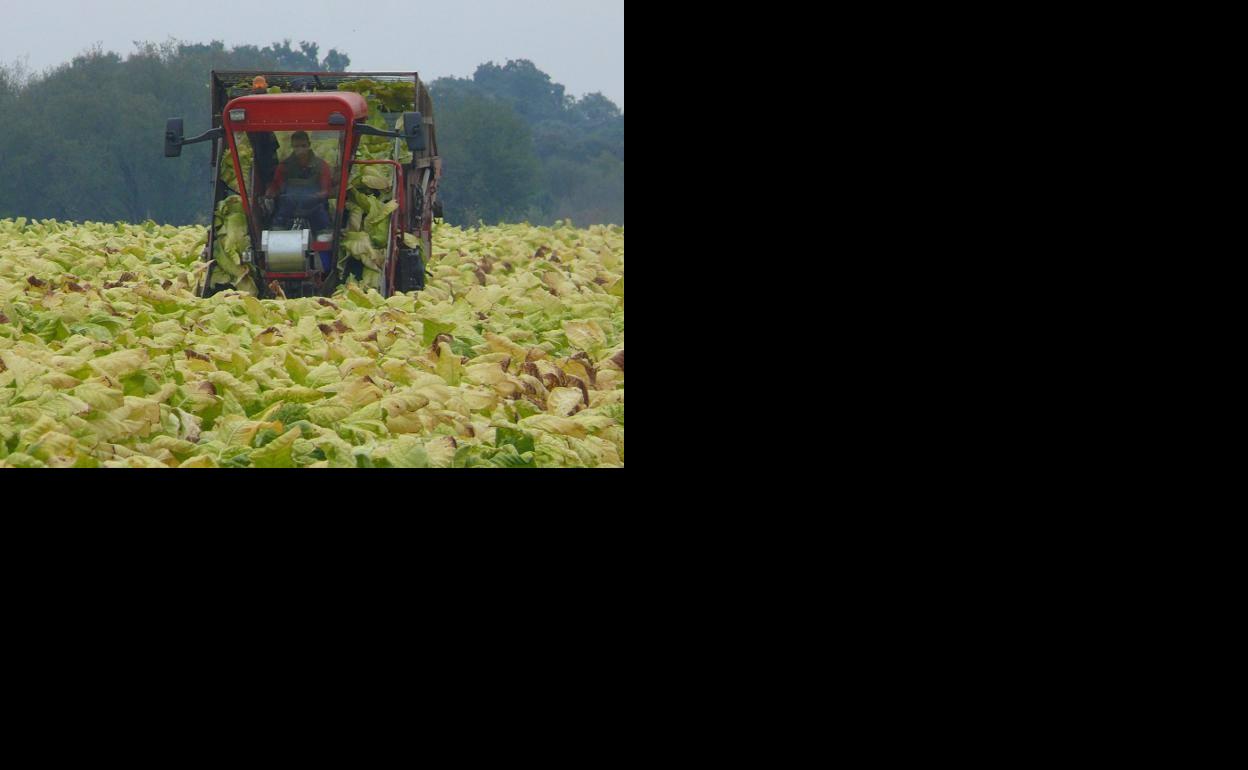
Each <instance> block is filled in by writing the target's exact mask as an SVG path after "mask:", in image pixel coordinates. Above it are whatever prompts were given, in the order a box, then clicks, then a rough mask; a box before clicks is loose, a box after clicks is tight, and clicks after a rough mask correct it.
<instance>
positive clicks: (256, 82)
mask: <svg viewBox="0 0 1248 770" xmlns="http://www.w3.org/2000/svg"><path fill="white" fill-rule="evenodd" d="M251 87H252V88H268V87H269V82H268V81H267V80H265V79H264V75H256V76H255V77H254V78H252V80H251Z"/></svg>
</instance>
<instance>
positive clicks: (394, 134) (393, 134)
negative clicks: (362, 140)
mask: <svg viewBox="0 0 1248 770" xmlns="http://www.w3.org/2000/svg"><path fill="white" fill-rule="evenodd" d="M355 133H357V134H368V135H369V136H387V137H390V138H391V139H402V138H403V134H402V133H400V132H398V131H383V130H382V129H380V128H375V127H373V126H370V125H368V124H367V123H356V124H355Z"/></svg>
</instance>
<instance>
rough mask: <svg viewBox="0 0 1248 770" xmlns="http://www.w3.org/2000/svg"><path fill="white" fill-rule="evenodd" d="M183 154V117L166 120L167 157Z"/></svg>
mask: <svg viewBox="0 0 1248 770" xmlns="http://www.w3.org/2000/svg"><path fill="white" fill-rule="evenodd" d="M181 154H182V118H169V120H167V121H165V157H166V158H176V157H178V156H180V155H181Z"/></svg>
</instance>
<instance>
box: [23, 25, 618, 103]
mask: <svg viewBox="0 0 1248 770" xmlns="http://www.w3.org/2000/svg"><path fill="white" fill-rule="evenodd" d="M170 37H172V38H176V39H177V40H182V41H186V42H192V43H207V42H209V41H211V40H220V41H221V42H222V43H224V44H225V45H226V47H227V48H232V47H234V46H236V45H243V44H252V45H256V46H260V47H263V46H266V45H269V44H270V43H274V42H278V41H281V40H283V39H285V38H289V39H290V41H291V46H292V47H293V48H296V49H297V48H298V47H299V41H300V40H308V41H311V42H316V43H318V44H319V45H320V53H321V56H322V58H323V57H324V55H325V54H326V53H328V52H329V49H331V48H337V49H338V50H339V51H341V52H342V53H345V54H347V55H348V56H350V57H351V69H352V70H358V71H380V72H386V71H408V72H411V71H416V72H419V73H420V76H421V79H422V80H425V81H426V82H428V81H430V80H434V79H436V78H439V77H443V76H448V75H450V76H454V77H471V75H472V73H473V70H475V69H476V68H477V65H479V64H483V63H485V62H487V61H494V62H495V63H497V64H503V63H504V62H506V61H507V60H508V59H529V60H531V61H532V62H533V63H534V64H536V65H537V67H538V69H540V70H542V71H543V72H545V73H546V74H548V75H550V78H551V80H553V81H554V82H556V83H562V84H563V85H564V86H565V87H566V89H567V90H566V93H568V94H571V95H573V96H577V97H580V96H584V95H585V94H587V93H592V92H594V91H601V92H602V93H604V94H606V96H607V97H608V98H609V99H611V101H613V102H615V103H616V104H618V105H619V106H620V108H621V109H622V108H623V107H624V0H440V1H436V2H431V1H430V0H303V1H302V2H294V1H293V0H202V1H197V0H163V1H159V2H158V1H157V0H125V1H124V2H114V1H113V0H47V1H46V2H35V0H0V62H3V63H5V64H12V63H14V62H15V61H18V62H22V63H23V64H25V65H26V67H27V69H28V70H30V71H32V72H34V73H38V72H41V71H43V70H44V69H45V68H48V67H53V66H56V65H58V64H62V63H64V62H68V61H69V60H70V59H72V58H73V57H74V56H75V55H77V54H79V53H82V52H83V51H84V50H86V49H89V48H91V47H92V46H94V45H96V44H97V43H98V44H100V45H102V47H103V48H104V50H106V51H114V52H116V53H118V54H120V55H121V56H122V57H123V58H124V57H125V56H128V55H129V54H130V53H131V52H133V51H134V41H136V40H142V41H150V42H154V43H161V42H164V41H166V40H168V39H169V38H170ZM207 76H208V73H206V72H205V73H204V77H205V78H207Z"/></svg>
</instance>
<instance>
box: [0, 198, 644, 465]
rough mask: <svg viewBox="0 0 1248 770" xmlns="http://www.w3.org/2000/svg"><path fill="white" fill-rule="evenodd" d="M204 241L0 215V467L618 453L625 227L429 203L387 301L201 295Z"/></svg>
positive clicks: (435, 460) (497, 460)
mask: <svg viewBox="0 0 1248 770" xmlns="http://www.w3.org/2000/svg"><path fill="white" fill-rule="evenodd" d="M206 240H207V230H206V228H204V227H198V226H189V227H174V226H169V225H164V226H162V225H157V224H155V223H152V222H147V223H145V224H141V225H134V224H122V223H118V224H104V223H95V222H87V223H80V224H74V223H64V222H56V221H52V220H46V221H27V220H25V219H23V218H17V219H3V220H0V468H40V467H162V468H163V467H180V468H213V467H238V468H243V467H249V468H342V467H351V468H357V467H379V468H381V467H417V468H419V467H474V466H488V467H549V466H559V467H604V466H605V467H622V466H623V464H624V229H623V228H622V227H616V226H593V227H589V228H575V227H572V226H569V225H566V224H558V225H557V226H555V227H533V226H529V225H504V226H497V227H480V228H472V229H461V228H457V227H451V226H449V225H445V224H441V223H439V224H437V225H436V226H435V229H434V233H433V245H434V249H433V256H432V259H431V260H430V263H429V266H428V270H429V272H430V273H431V275H429V276H427V279H426V280H427V288H426V289H425V290H423V291H421V292H415V293H411V294H397V295H395V296H393V297H391V298H389V299H383V298H382V297H381V295H380V294H378V293H377V292H376V291H375V290H373V289H371V288H368V287H366V286H362V285H359V284H356V283H349V284H347V285H345V286H340V287H339V288H338V290H337V291H336V292H335V294H334V295H333V296H332V297H327V298H325V297H322V298H303V299H288V300H274V299H263V300H261V299H257V298H256V297H254V296H250V295H249V294H246V293H240V292H237V291H227V292H223V293H220V294H216V295H213V296H211V297H209V298H206V299H204V298H199V297H198V296H197V295H196V289H197V287H198V285H199V282H200V281H202V280H203V277H204V272H205V268H206V266H207V263H205V262H203V261H201V259H200V254H201V252H202V250H203V247H204V244H205V243H206Z"/></svg>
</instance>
